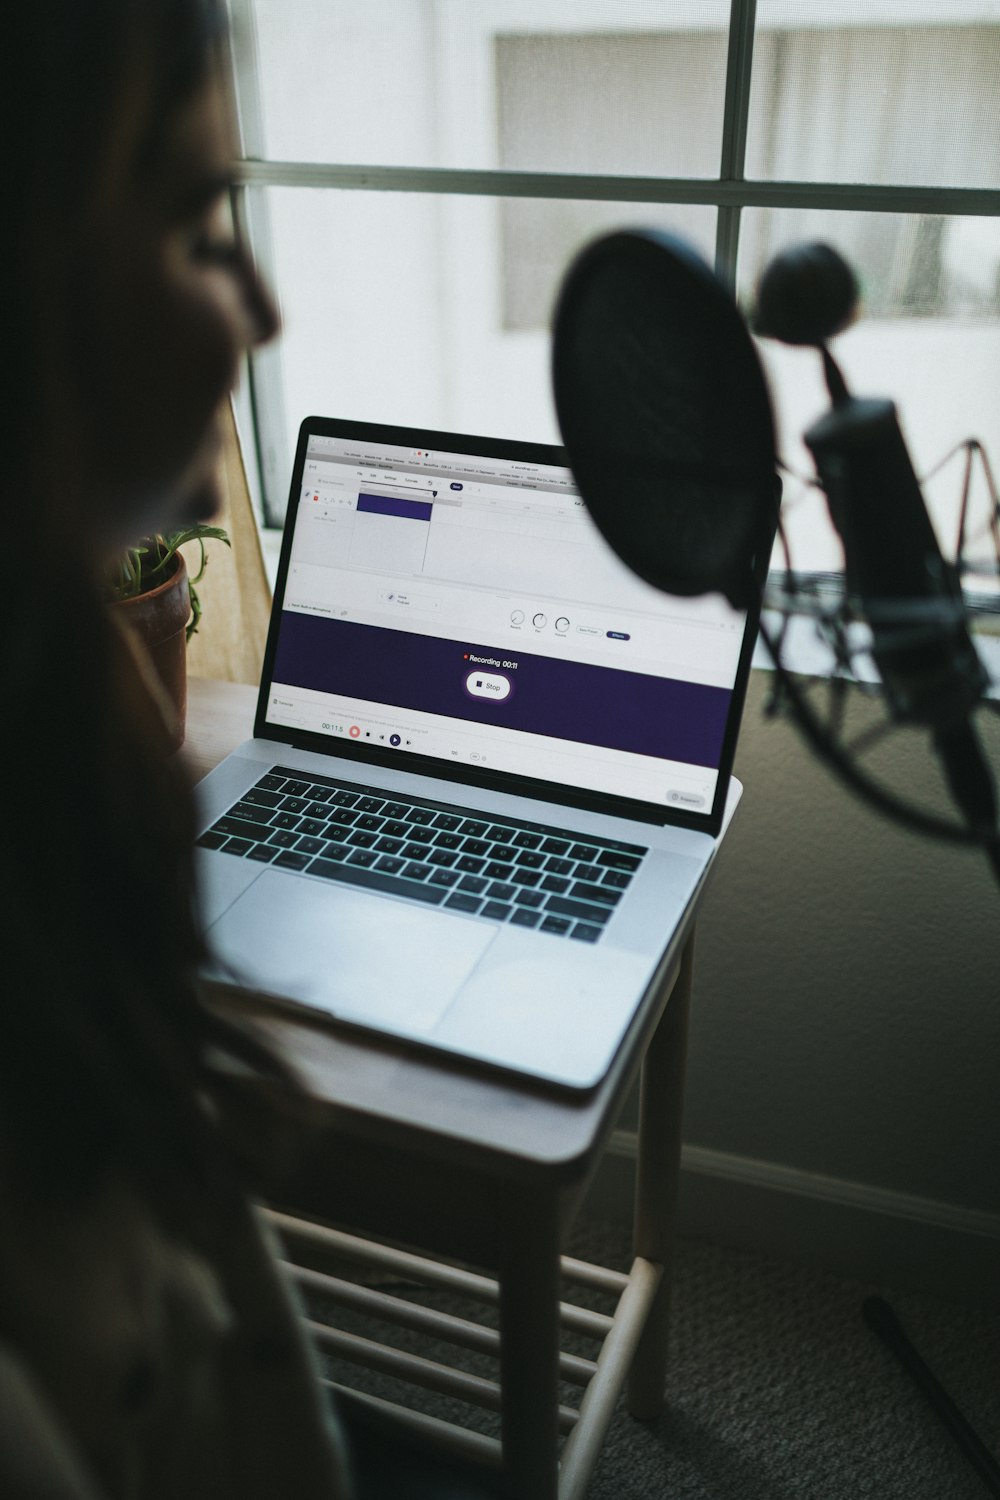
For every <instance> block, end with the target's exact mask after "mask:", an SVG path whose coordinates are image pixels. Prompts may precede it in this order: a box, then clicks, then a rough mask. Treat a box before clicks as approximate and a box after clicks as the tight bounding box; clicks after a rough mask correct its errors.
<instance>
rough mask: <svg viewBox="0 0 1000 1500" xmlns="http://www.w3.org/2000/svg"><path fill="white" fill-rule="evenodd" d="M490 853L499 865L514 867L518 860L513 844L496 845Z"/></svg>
mask: <svg viewBox="0 0 1000 1500" xmlns="http://www.w3.org/2000/svg"><path fill="white" fill-rule="evenodd" d="M490 852H491V855H492V858H493V859H494V860H496V862H497V863H498V864H504V865H512V864H513V863H514V861H515V859H517V850H516V849H515V848H514V846H513V845H512V844H494V846H493V848H492V850H491V851H490Z"/></svg>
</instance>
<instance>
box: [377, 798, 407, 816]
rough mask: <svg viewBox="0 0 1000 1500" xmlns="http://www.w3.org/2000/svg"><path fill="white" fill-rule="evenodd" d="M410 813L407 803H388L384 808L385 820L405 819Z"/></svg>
mask: <svg viewBox="0 0 1000 1500" xmlns="http://www.w3.org/2000/svg"><path fill="white" fill-rule="evenodd" d="M408 812H409V808H408V807H407V805H406V803H405V802H387V803H386V804H385V805H384V807H383V808H382V816H383V817H384V818H405V817H406V814H407V813H408Z"/></svg>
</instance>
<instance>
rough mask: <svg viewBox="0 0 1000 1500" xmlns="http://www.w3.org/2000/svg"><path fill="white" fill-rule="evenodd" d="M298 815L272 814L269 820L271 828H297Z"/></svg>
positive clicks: (290, 813) (288, 813) (286, 813)
mask: <svg viewBox="0 0 1000 1500" xmlns="http://www.w3.org/2000/svg"><path fill="white" fill-rule="evenodd" d="M298 826H299V815H298V813H293V812H278V813H274V815H273V816H272V818H271V827H272V828H298Z"/></svg>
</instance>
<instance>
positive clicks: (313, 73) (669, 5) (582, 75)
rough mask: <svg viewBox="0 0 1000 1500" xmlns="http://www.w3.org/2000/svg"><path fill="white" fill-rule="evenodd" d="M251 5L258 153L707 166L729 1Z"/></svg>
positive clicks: (711, 166) (669, 171) (541, 165)
mask: <svg viewBox="0 0 1000 1500" xmlns="http://www.w3.org/2000/svg"><path fill="white" fill-rule="evenodd" d="M253 14H254V16H255V20H256V36H257V47H258V55H259V73H260V95H261V109H262V116H263V118H262V121H261V133H262V140H259V141H256V142H254V143H253V149H254V150H255V151H256V150H260V152H261V153H262V155H263V156H264V157H265V159H270V160H274V161H294V160H299V161H327V162H335V163H348V162H353V163H367V164H372V165H383V166H390V165H391V166H411V167H465V168H476V169H482V168H494V167H506V168H511V169H516V170H536V171H538V170H546V171H569V172H586V173H599V172H620V173H625V174H627V175H630V176H635V175H645V174H650V175H671V176H695V175H699V174H705V173H709V174H714V173H716V172H717V171H718V163H719V149H720V141H721V131H722V99H723V88H724V74H725V62H726V31H727V25H728V18H729V3H728V0H474V3H469V0H365V3H364V4H363V5H362V4H359V3H358V0H253ZM237 45H238V46H239V45H240V37H239V30H238V28H237Z"/></svg>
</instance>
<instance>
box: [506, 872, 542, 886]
mask: <svg viewBox="0 0 1000 1500" xmlns="http://www.w3.org/2000/svg"><path fill="white" fill-rule="evenodd" d="M510 878H511V883H512V884H513V885H537V884H538V882H539V880H540V879H541V876H540V875H539V873H538V871H537V870H520V869H516V868H515V869H513V870H511V872H510Z"/></svg>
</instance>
